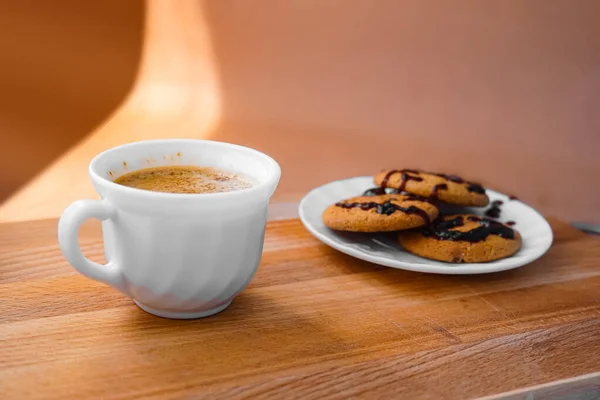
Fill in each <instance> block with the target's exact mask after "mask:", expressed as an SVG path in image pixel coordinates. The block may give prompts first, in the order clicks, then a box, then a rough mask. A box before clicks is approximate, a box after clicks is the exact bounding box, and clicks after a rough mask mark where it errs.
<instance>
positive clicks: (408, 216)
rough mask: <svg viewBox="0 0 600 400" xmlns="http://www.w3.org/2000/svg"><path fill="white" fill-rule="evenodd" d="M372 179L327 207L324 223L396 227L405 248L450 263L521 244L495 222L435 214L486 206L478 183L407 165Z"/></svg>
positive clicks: (504, 252) (503, 252) (501, 254)
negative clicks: (363, 189)
mask: <svg viewBox="0 0 600 400" xmlns="http://www.w3.org/2000/svg"><path fill="white" fill-rule="evenodd" d="M374 180H375V184H376V185H377V187H376V188H373V189H369V190H367V191H366V192H365V193H363V195H362V196H357V197H353V198H350V199H346V200H342V201H340V202H338V203H336V204H332V205H331V206H329V207H328V208H327V209H326V210H325V212H324V213H323V222H324V223H325V225H326V226H327V227H329V228H330V229H335V230H339V231H349V232H392V231H393V232H396V231H397V232H398V242H399V243H400V245H402V246H403V247H404V248H405V249H406V250H407V251H409V252H411V253H413V254H416V255H418V256H421V257H425V258H429V259H433V260H439V261H446V262H452V263H478V262H487V261H493V260H498V259H501V258H505V257H509V256H511V255H513V254H514V253H516V252H517V251H518V250H519V249H520V247H521V236H520V235H519V233H518V232H517V231H516V230H514V229H512V228H511V227H509V226H507V225H504V224H502V223H500V222H498V221H495V220H492V219H489V218H483V217H480V216H477V215H474V214H468V213H460V214H457V213H454V214H447V215H441V213H440V209H443V206H444V205H452V206H463V207H464V206H466V207H485V206H487V205H488V203H489V201H490V200H489V198H488V196H487V195H486V193H485V189H484V188H483V187H482V186H481V185H479V184H476V183H473V182H468V181H465V180H464V179H462V178H460V177H458V176H455V175H444V174H436V173H430V172H423V171H416V170H409V169H402V170H388V171H383V172H381V173H379V174H377V175H375V178H374ZM386 189H388V190H386ZM390 189H391V191H390Z"/></svg>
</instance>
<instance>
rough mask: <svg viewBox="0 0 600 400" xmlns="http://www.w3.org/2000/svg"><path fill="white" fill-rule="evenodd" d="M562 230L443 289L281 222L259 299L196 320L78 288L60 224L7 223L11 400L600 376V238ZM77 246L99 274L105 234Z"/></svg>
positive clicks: (476, 386)
mask: <svg viewBox="0 0 600 400" xmlns="http://www.w3.org/2000/svg"><path fill="white" fill-rule="evenodd" d="M551 224H552V227H553V229H554V233H555V243H554V245H553V246H552V248H551V249H550V251H549V252H548V253H547V254H546V255H545V256H544V257H542V258H541V259H540V260H538V261H536V262H534V263H532V264H530V265H528V266H526V267H523V268H520V269H517V270H513V271H507V272H504V273H497V274H490V275H485V276H441V275H440V276H437V275H428V274H420V273H413V272H408V271H401V270H395V269H392V268H385V267H379V266H376V265H373V264H369V263H367V262H363V261H360V260H356V259H353V258H351V257H349V256H346V255H344V254H341V253H339V252H337V251H335V250H333V249H331V248H329V247H327V246H325V245H323V244H321V243H320V242H318V241H317V240H316V239H314V238H313V237H312V236H310V234H309V233H308V232H307V231H306V230H305V229H304V228H303V226H302V225H301V224H300V222H299V221H298V220H289V221H279V222H270V223H269V225H268V228H267V236H266V243H265V250H264V256H263V259H262V263H261V266H260V268H259V270H258V273H257V275H256V277H255V278H254V280H253V281H252V282H251V284H250V286H249V287H248V288H247V289H246V290H245V291H244V292H243V293H242V294H241V295H240V296H239V297H238V298H237V299H236V300H235V301H234V302H233V304H232V305H231V307H229V308H228V309H227V310H225V311H224V312H222V313H220V314H217V315H215V316H213V317H209V318H206V319H202V320H195V321H173V320H166V319H161V318H157V317H154V316H151V315H149V314H146V313H145V312H143V311H141V310H140V309H138V308H137V307H136V306H135V305H134V304H133V303H132V302H131V300H129V299H127V298H125V297H123V296H122V295H121V294H119V293H117V292H116V291H114V290H112V289H110V288H109V287H106V286H104V285H102V284H100V283H97V282H94V281H91V280H88V279H86V278H84V277H83V276H81V275H79V274H77V273H76V272H75V271H74V270H73V269H72V268H71V267H70V266H69V265H68V264H67V262H66V261H65V260H64V259H63V258H62V255H61V253H60V250H59V248H58V244H57V243H56V220H44V221H32V222H26V223H12V224H1V225H0V393H1V394H2V395H1V397H2V398H3V399H23V398H27V399H32V398H56V399H63V398H78V399H86V398H104V399H124V398H132V397H144V398H151V399H152V398H155V399H163V398H349V397H356V398H367V397H368V398H399V397H398V396H399V395H401V397H402V398H411V399H419V398H424V399H427V398H435V399H439V398H442V399H454V398H457V399H463V398H472V397H477V396H484V395H494V394H498V393H502V392H507V391H511V390H516V389H520V388H524V387H528V386H533V385H539V384H544V383H547V382H553V381H557V380H560V379H565V378H570V377H574V376H579V375H583V374H589V373H593V372H598V371H600V359H598V357H594V356H593V354H594V352H597V349H599V348H600V269H598V265H599V262H600V240H598V239H597V238H595V237H591V236H587V235H585V234H583V233H581V232H579V231H576V230H574V229H573V228H571V227H569V226H568V225H566V224H564V223H561V222H558V221H556V220H551ZM80 242H81V245H82V248H83V249H84V252H85V253H86V254H87V255H88V256H89V257H90V258H91V259H94V260H96V261H102V258H103V254H102V253H103V248H102V241H101V237H100V230H99V225H98V224H93V223H90V224H88V225H84V227H83V228H82V230H81V232H80Z"/></svg>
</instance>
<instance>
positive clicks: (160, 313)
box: [133, 300, 231, 319]
mask: <svg viewBox="0 0 600 400" xmlns="http://www.w3.org/2000/svg"><path fill="white" fill-rule="evenodd" d="M133 302H134V303H135V304H136V305H137V306H138V307H139V308H141V309H142V310H144V311H146V312H147V313H148V314H152V315H156V316H157V317H163V318H170V319H195V318H204V317H209V316H211V315H214V314H216V313H218V312H221V311H223V310H224V309H226V308H227V307H229V305H230V304H231V301H228V302H227V303H225V304H221V305H220V306H219V307H215V308H212V309H210V310H204V311H199V312H173V311H164V310H158V309H156V308H152V307H148V306H147V305H145V304H142V303H139V302H138V301H137V300H133Z"/></svg>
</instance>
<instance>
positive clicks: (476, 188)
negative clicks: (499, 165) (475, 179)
mask: <svg viewBox="0 0 600 400" xmlns="http://www.w3.org/2000/svg"><path fill="white" fill-rule="evenodd" d="M467 190H468V191H469V192H475V193H479V194H485V188H484V187H483V186H481V185H480V184H478V183H469V186H467Z"/></svg>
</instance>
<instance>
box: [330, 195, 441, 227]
mask: <svg viewBox="0 0 600 400" xmlns="http://www.w3.org/2000/svg"><path fill="white" fill-rule="evenodd" d="M407 200H410V199H407ZM335 205H336V206H337V207H342V208H360V209H361V210H370V209H373V208H374V209H375V210H376V212H377V214H384V215H392V214H393V213H395V212H396V211H400V212H403V213H404V214H409V215H410V214H415V215H418V216H420V217H421V218H423V221H425V224H429V223H430V222H431V220H430V219H429V214H427V213H426V212H425V211H423V210H421V209H420V208H418V207H415V206H409V207H402V206H399V205H398V204H394V203H392V202H391V200H388V201H385V202H383V203H376V202H369V203H336V204H335Z"/></svg>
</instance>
